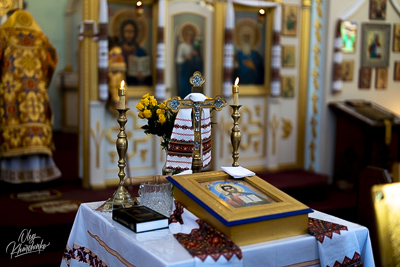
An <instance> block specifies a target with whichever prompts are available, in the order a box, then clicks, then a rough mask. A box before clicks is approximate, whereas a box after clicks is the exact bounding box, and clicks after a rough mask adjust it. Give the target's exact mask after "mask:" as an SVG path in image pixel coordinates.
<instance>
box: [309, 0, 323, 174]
mask: <svg viewBox="0 0 400 267" xmlns="http://www.w3.org/2000/svg"><path fill="white" fill-rule="evenodd" d="M316 3H317V6H316V9H317V14H318V18H316V19H315V22H314V29H315V39H316V43H315V45H314V47H313V53H314V63H315V66H314V67H313V71H312V76H313V85H314V91H313V93H312V96H311V101H312V111H313V115H312V118H311V120H310V122H309V123H310V126H311V133H312V140H311V141H310V144H309V145H308V148H309V149H310V165H309V166H308V169H309V170H310V171H314V170H315V168H314V166H313V164H314V163H315V151H316V149H317V142H316V139H317V137H318V130H317V127H318V120H317V115H318V112H319V110H318V102H319V97H318V93H317V91H318V90H319V88H320V86H319V82H318V78H319V76H320V73H319V70H318V67H319V66H320V54H321V49H320V44H321V29H322V24H321V20H320V19H321V18H322V7H321V5H322V3H323V0H318V1H316Z"/></svg>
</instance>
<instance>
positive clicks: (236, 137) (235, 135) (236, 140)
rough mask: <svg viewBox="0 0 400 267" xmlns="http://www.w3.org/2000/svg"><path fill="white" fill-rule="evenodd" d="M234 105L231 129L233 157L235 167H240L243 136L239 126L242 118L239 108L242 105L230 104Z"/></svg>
mask: <svg viewBox="0 0 400 267" xmlns="http://www.w3.org/2000/svg"><path fill="white" fill-rule="evenodd" d="M230 106H231V107H232V119H233V127H232V130H231V143H232V148H233V151H232V158H233V163H232V166H233V167H238V166H239V163H238V160H239V145H240V140H241V138H242V134H241V133H240V128H239V119H240V113H239V109H240V107H241V106H242V105H230Z"/></svg>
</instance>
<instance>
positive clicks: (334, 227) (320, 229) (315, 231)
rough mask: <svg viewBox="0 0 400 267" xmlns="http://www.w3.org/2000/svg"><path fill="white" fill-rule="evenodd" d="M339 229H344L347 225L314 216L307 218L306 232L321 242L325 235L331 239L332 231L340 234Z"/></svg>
mask: <svg viewBox="0 0 400 267" xmlns="http://www.w3.org/2000/svg"><path fill="white" fill-rule="evenodd" d="M340 230H346V231H347V227H346V226H344V225H341V224H336V223H332V222H327V221H323V220H319V219H315V218H308V233H309V234H311V235H313V236H315V238H316V239H317V240H318V241H319V242H321V243H323V242H324V238H325V236H327V237H329V238H330V239H332V235H333V233H336V234H338V235H340Z"/></svg>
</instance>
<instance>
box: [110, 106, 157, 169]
mask: <svg viewBox="0 0 400 267" xmlns="http://www.w3.org/2000/svg"><path fill="white" fill-rule="evenodd" d="M126 117H131V118H132V122H133V123H132V128H131V129H132V130H133V131H129V130H128V131H126V135H127V138H128V140H129V141H131V139H132V146H133V149H132V152H131V153H127V155H126V156H127V158H128V159H131V158H133V157H134V156H136V154H137V152H138V148H137V146H138V144H139V143H147V142H148V141H149V139H150V138H151V137H150V136H149V135H146V136H145V137H143V138H133V137H134V131H136V130H141V126H140V125H139V124H138V118H137V116H136V114H135V113H134V112H133V111H132V110H129V111H128V112H127V113H126ZM118 132H119V126H114V127H111V128H109V129H108V131H107V134H106V138H107V141H108V143H110V144H113V143H115V139H113V133H118ZM111 153H112V151H110V152H108V155H109V157H110V160H111V163H113V162H114V161H115V156H114V155H113V154H111Z"/></svg>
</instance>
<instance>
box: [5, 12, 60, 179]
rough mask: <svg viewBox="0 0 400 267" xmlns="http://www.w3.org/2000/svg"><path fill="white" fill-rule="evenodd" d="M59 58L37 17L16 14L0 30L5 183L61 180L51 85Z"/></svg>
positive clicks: (27, 14)
mask: <svg viewBox="0 0 400 267" xmlns="http://www.w3.org/2000/svg"><path fill="white" fill-rule="evenodd" d="M57 60H58V59H57V53H56V50H55V48H54V47H53V46H52V45H51V43H50V41H49V40H48V38H47V37H46V36H45V35H44V33H43V32H42V30H41V29H40V27H39V25H38V24H37V23H36V21H35V19H34V18H33V16H32V15H31V14H30V13H29V12H28V11H25V10H16V11H15V12H14V13H12V15H10V16H9V17H8V19H7V20H6V21H5V23H4V24H3V25H2V26H1V27H0V63H1V65H0V66H1V69H0V83H1V84H0V166H1V169H0V180H1V181H6V182H9V183H26V182H30V183H40V182H45V181H49V180H53V179H55V178H58V177H60V176H61V173H60V170H59V169H58V168H57V166H56V165H55V163H54V161H53V159H52V151H53V149H54V144H53V132H52V111H51V107H50V102H49V96H48V92H47V89H48V86H49V84H50V81H51V78H52V76H53V73H54V70H55V68H56V65H57Z"/></svg>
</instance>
